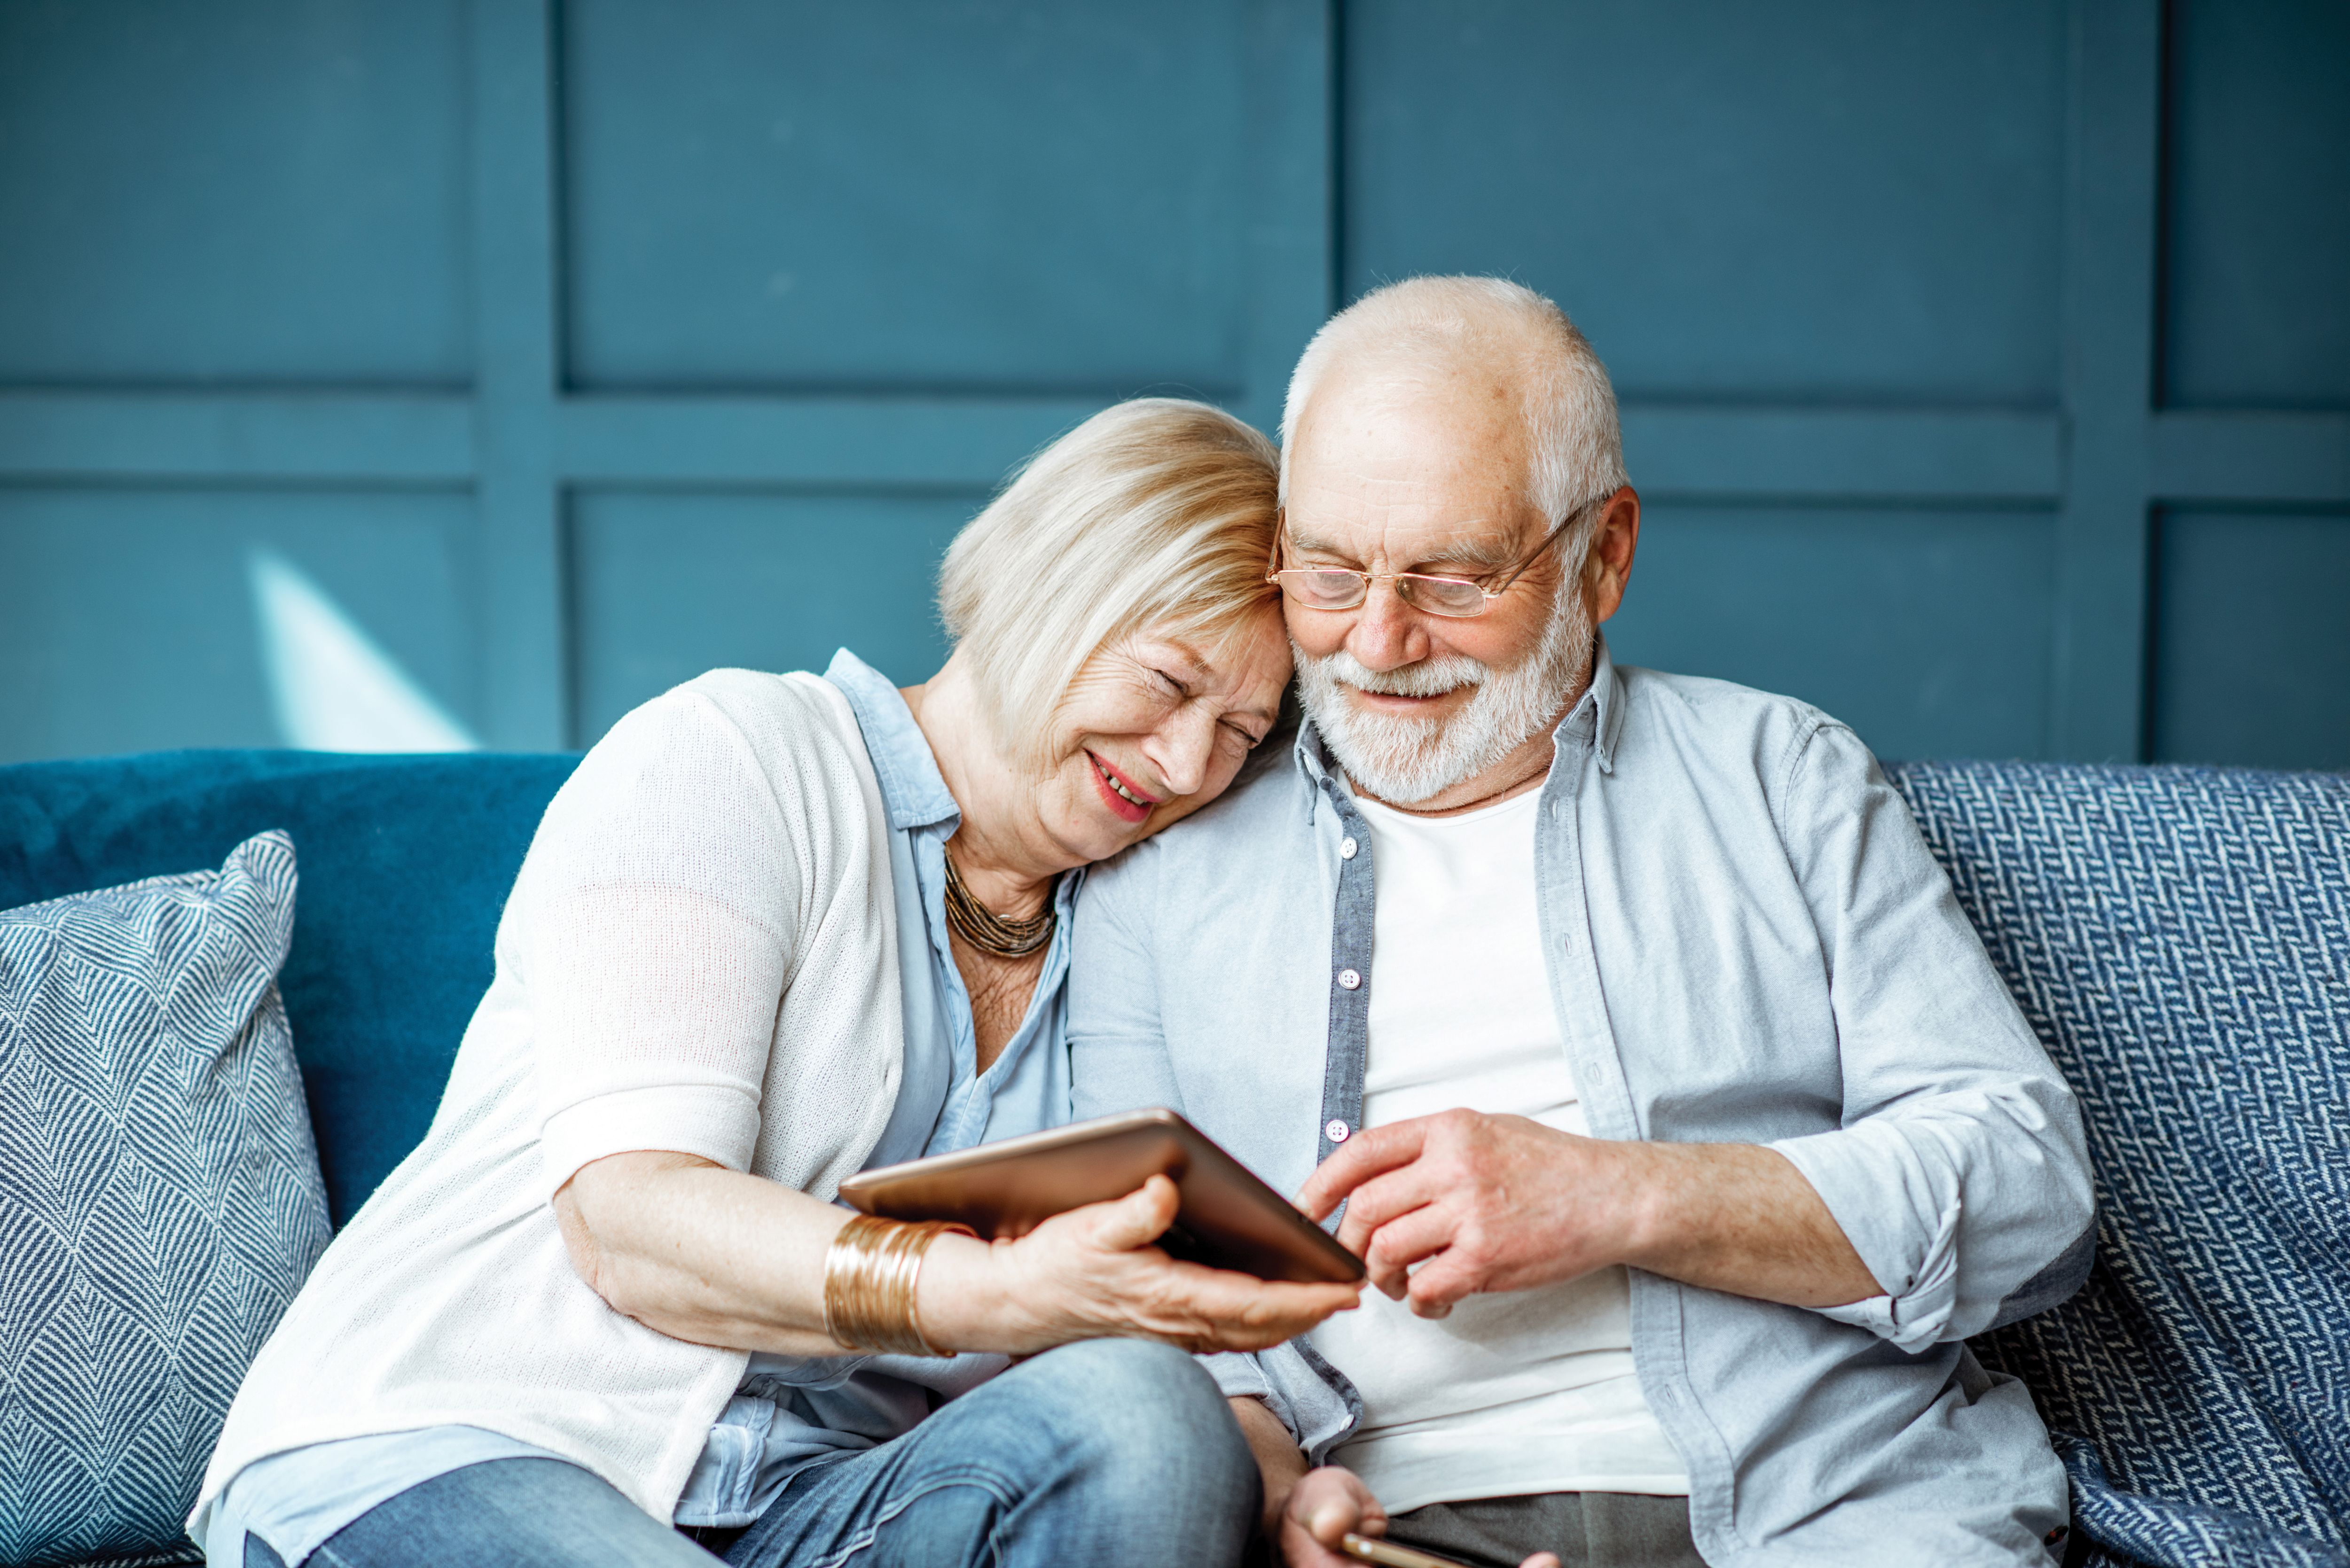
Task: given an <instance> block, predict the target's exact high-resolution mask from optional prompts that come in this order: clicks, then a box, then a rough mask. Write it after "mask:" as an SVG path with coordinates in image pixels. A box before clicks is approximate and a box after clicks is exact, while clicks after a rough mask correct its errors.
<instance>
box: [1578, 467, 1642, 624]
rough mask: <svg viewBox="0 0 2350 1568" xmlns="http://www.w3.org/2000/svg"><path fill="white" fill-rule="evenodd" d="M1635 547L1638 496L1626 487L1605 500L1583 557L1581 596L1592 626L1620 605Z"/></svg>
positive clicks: (1638, 533) (1630, 571)
mask: <svg viewBox="0 0 2350 1568" xmlns="http://www.w3.org/2000/svg"><path fill="white" fill-rule="evenodd" d="M1639 545H1640V495H1639V493H1638V491H1636V490H1634V489H1633V488H1632V487H1631V486H1630V485H1628V484H1627V485H1626V486H1625V487H1624V488H1623V489H1621V490H1619V491H1617V493H1615V494H1613V495H1611V496H1609V497H1608V498H1607V511H1605V512H1603V513H1601V514H1600V515H1599V527H1598V529H1597V531H1596V532H1595V533H1594V534H1593V535H1591V549H1590V551H1589V552H1588V553H1587V554H1586V556H1584V557H1583V592H1584V596H1585V602H1586V603H1587V604H1588V605H1590V607H1591V622H1592V624H1593V625H1594V626H1596V625H1598V624H1599V623H1600V622H1601V621H1604V620H1606V619H1607V618H1608V617H1609V616H1612V615H1614V614H1615V613H1616V611H1617V608H1619V607H1621V606H1622V605H1623V603H1624V587H1625V585H1626V584H1627V583H1629V582H1630V581H1631V580H1632V556H1633V555H1634V554H1635V553H1636V552H1637V551H1638V549H1639Z"/></svg>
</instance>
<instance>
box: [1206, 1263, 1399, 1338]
mask: <svg viewBox="0 0 2350 1568" xmlns="http://www.w3.org/2000/svg"><path fill="white" fill-rule="evenodd" d="M1361 1296H1362V1287H1360V1286H1359V1285H1352V1284H1346V1285H1339V1284H1312V1285H1308V1284H1294V1283H1290V1282H1284V1281H1273V1280H1260V1279H1258V1278H1256V1277H1255V1276H1254V1275H1253V1274H1237V1273H1232V1272H1228V1271H1226V1270H1222V1269H1203V1268H1201V1267H1200V1266H1199V1265H1197V1264H1194V1263H1176V1264H1171V1265H1170V1290H1169V1291H1168V1293H1167V1295H1166V1296H1165V1297H1164V1298H1163V1301H1162V1303H1161V1304H1162V1307H1163V1310H1165V1311H1166V1312H1167V1314H1169V1317H1168V1321H1169V1323H1170V1326H1172V1325H1173V1324H1177V1323H1180V1324H1181V1325H1182V1326H1181V1327H1180V1329H1179V1330H1178V1331H1177V1332H1178V1333H1179V1334H1181V1335H1183V1336H1184V1337H1187V1338H1189V1339H1191V1341H1192V1342H1193V1343H1194V1344H1195V1345H1197V1346H1198V1347H1199V1348H1201V1349H1213V1350H1263V1349H1264V1348H1266V1347H1267V1346H1269V1345H1279V1344H1281V1343H1282V1342H1283V1341H1284V1340H1288V1339H1295V1337H1296V1336H1297V1335H1299V1334H1304V1333H1305V1331H1306V1330H1307V1329H1309V1328H1312V1327H1313V1326H1314V1325H1315V1324H1317V1323H1320V1322H1321V1321H1322V1320H1323V1319H1324V1318H1326V1317H1328V1316H1329V1315H1330V1314H1333V1313H1338V1312H1345V1311H1347V1309H1349V1308H1351V1307H1353V1306H1355V1305H1356V1304H1357V1303H1358V1302H1359V1301H1360V1300H1361Z"/></svg>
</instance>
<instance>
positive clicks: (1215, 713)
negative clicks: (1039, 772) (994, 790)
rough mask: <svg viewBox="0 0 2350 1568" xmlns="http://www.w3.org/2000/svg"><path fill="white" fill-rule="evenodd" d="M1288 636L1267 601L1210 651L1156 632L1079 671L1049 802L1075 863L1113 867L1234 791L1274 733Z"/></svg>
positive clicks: (1055, 828) (1052, 824)
mask: <svg viewBox="0 0 2350 1568" xmlns="http://www.w3.org/2000/svg"><path fill="white" fill-rule="evenodd" d="M1288 684H1289V640H1288V639H1287V638H1286V637H1284V635H1283V634H1282V629H1281V617H1280V615H1279V613H1278V612H1277V610H1276V609H1275V608H1274V606H1272V605H1270V604H1268V605H1267V606H1266V607H1264V609H1263V611H1261V612H1260V613H1258V614H1257V615H1255V616H1253V618H1251V620H1250V623H1249V625H1248V626H1247V627H1246V628H1244V629H1243V631H1242V632H1241V633H1240V634H1239V635H1238V636H1236V637H1235V638H1233V639H1232V640H1231V642H1230V643H1229V644H1228V645H1227V646H1226V647H1225V648H1224V649H1222V650H1221V651H1219V652H1216V653H1213V654H1211V652H1210V651H1209V650H1207V649H1202V648H1199V647H1196V646H1194V645H1193V644H1191V642H1188V641H1186V640H1184V639H1180V638H1178V637H1175V636H1173V635H1171V634H1170V633H1168V632H1166V631H1164V630H1160V629H1153V628H1145V629H1144V630H1143V631H1142V632H1140V633H1139V634H1138V635H1136V636H1134V637H1131V638H1128V639H1125V640H1124V641H1122V642H1116V643H1112V644H1111V645H1110V646H1109V647H1107V648H1105V649H1102V651H1101V652H1099V653H1097V654H1096V655H1095V656H1094V657H1093V659H1090V660H1089V661H1088V662H1087V665H1086V667H1085V668H1084V669H1083V670H1080V671H1079V672H1078V675H1077V679H1076V683H1075V684H1074V685H1072V686H1071V688H1070V690H1069V696H1068V701H1066V702H1064V703H1063V704H1062V706H1061V711H1060V713H1059V715H1058V717H1057V719H1056V721H1055V730H1054V748H1053V756H1054V758H1055V762H1054V763H1053V766H1052V768H1051V771H1050V772H1048V773H1047V774H1046V775H1045V779H1044V782H1043V785H1042V788H1041V799H1040V800H1039V802H1038V804H1039V806H1040V809H1041V815H1042V817H1043V822H1044V828H1045V833H1046V834H1047V835H1048V836H1051V837H1052V838H1053V839H1054V840H1055V842H1056V843H1057V844H1059V845H1060V846H1061V847H1062V848H1064V849H1066V851H1067V852H1068V855H1069V857H1070V858H1071V859H1072V860H1076V861H1080V862H1084V861H1094V860H1105V859H1107V858H1108V857H1110V856H1112V855H1115V854H1117V853H1118V851H1119V850H1121V849H1123V848H1125V847H1126V846H1128V845H1129V844H1132V843H1134V842H1136V841H1137V840H1139V839H1142V838H1147V837H1149V836H1150V835H1151V834H1154V833H1156V832H1158V831H1159V829H1160V828H1162V827H1164V826H1167V825H1168V824H1169V823H1170V822H1174V821H1177V820H1178V819H1180V818H1181V817H1185V816H1188V815H1191V813H1193V812H1195V811H1197V810H1199V809H1200V808H1201V806H1203V805H1207V804H1208V803H1209V802H1210V801H1211V800H1213V799H1215V798H1216V797H1217V796H1218V795H1220V794H1223V792H1224V786H1226V785H1227V784H1231V783H1232V775H1233V774H1236V773H1238V772H1239V771H1240V766H1241V763H1242V762H1243V760H1244V759H1246V757H1247V756H1248V753H1249V749H1250V748H1251V747H1252V746H1253V745H1255V744H1256V742H1259V741H1261V740H1263V738H1264V734H1265V732H1266V731H1268V730H1270V729H1272V728H1273V724H1274V718H1275V716H1276V714H1277V713H1278V711H1279V709H1280V706H1281V692H1282V689H1283V688H1284V687H1285V686H1287V685H1288Z"/></svg>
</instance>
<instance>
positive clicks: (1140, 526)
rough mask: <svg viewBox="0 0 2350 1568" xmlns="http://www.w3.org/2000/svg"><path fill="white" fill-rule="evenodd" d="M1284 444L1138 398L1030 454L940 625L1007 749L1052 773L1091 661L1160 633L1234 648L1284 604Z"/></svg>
mask: <svg viewBox="0 0 2350 1568" xmlns="http://www.w3.org/2000/svg"><path fill="white" fill-rule="evenodd" d="M1279 482H1280V458H1279V456H1278V454H1276V452H1274V446H1273V443H1272V442H1271V441H1267V440H1265V438H1264V437H1263V436H1262V435H1260V434H1258V433H1257V432H1256V431H1254V430H1253V429H1251V428H1250V427H1249V426H1248V425H1246V424H1244V423H1243V422H1242V421H1239V420H1236V419H1234V418H1232V415H1230V414H1227V413H1225V412H1223V411H1222V410H1220V409H1211V408H1210V407H1209V406H1208V405H1207V404H1205V403H1195V402H1191V401H1188V400H1184V399H1180V398H1136V399H1134V400H1131V401H1129V402H1124V403H1119V404H1118V405H1116V406H1115V407H1113V408H1108V409H1105V410H1102V411H1101V412H1100V413H1097V414H1096V415H1095V416H1094V417H1093V418H1091V419H1089V420H1087V421H1086V422H1085V423H1083V424H1081V425H1079V426H1078V427H1077V428H1076V429H1075V430H1073V431H1069V433H1068V434H1066V435H1065V436H1063V437H1061V438H1060V439H1059V440H1058V441H1055V442H1054V443H1053V444H1052V445H1050V446H1048V447H1046V448H1045V450H1044V451H1042V452H1038V453H1037V454H1036V455H1035V456H1034V457H1032V458H1030V459H1029V460H1028V462H1026V463H1025V464H1024V466H1023V467H1022V468H1021V469H1020V471H1019V472H1017V473H1015V474H1014V476H1013V479H1012V482H1011V483H1009V484H1007V485H1005V486H1004V488H1003V493H1001V494H999V495H997V496H996V498H995V499H994V500H993V501H992V502H990V503H989V504H988V506H987V510H985V511H984V512H982V513H981V514H979V515H978V516H976V517H974V518H972V520H971V521H970V523H968V524H965V525H964V527H963V529H962V532H961V533H960V534H957V535H955V539H954V543H953V544H952V545H949V546H948V548H947V555H946V562H945V564H944V565H943V566H941V567H940V569H939V613H940V615H941V617H942V618H944V619H945V621H946V628H947V635H948V636H949V637H951V639H953V640H954V644H955V656H956V657H957V658H959V659H962V660H963V662H964V665H965V667H966V668H967V669H968V670H970V672H971V676H972V682H973V684H974V685H976V686H977V688H978V691H979V696H980V701H981V702H982V703H983V705H984V707H985V710H986V713H987V718H988V721H989V722H990V723H991V725H992V726H993V729H994V731H995V733H996V738H997V741H998V743H999V744H1001V745H1003V748H1004V749H1005V751H1006V752H1007V753H1010V754H1011V755H1012V756H1014V758H1016V759H1018V760H1019V761H1020V762H1021V763H1024V764H1025V765H1029V766H1045V765H1049V763H1050V761H1051V759H1050V758H1049V757H1048V756H1047V755H1046V753H1047V751H1048V748H1049V747H1050V745H1051V743H1052V731H1051V723H1050V721H1051V719H1052V717H1053V715H1054V714H1055V712H1057V711H1059V709H1060V706H1061V704H1062V702H1063V701H1066V698H1067V696H1068V693H1069V690H1070V688H1071V687H1072V686H1073V685H1074V684H1075V683H1076V679H1077V674H1078V672H1079V671H1080V670H1083V669H1084V668H1085V666H1086V663H1087V660H1089V659H1092V658H1093V657H1094V656H1095V655H1096V654H1097V653H1099V652H1100V651H1101V650H1102V649H1105V648H1107V647H1108V646H1109V645H1110V644H1111V643H1113V642H1116V641H1118V639H1121V638H1126V637H1130V636H1132V635H1134V634H1135V633H1136V632H1139V631H1140V630H1142V629H1143V628H1146V627H1151V628H1161V629H1163V630H1165V631H1166V632H1168V633H1169V634H1170V635H1172V636H1175V637H1179V638H1181V639H1183V640H1185V641H1186V642H1191V643H1195V644H1197V645H1198V648H1199V651H1200V653H1201V655H1202V656H1203V657H1214V656H1215V655H1216V654H1218V653H1219V652H1221V651H1222V649H1223V648H1224V646H1225V645H1226V644H1227V643H1228V642H1229V641H1230V639H1232V636H1233V634H1235V633H1236V632H1238V631H1239V630H1240V629H1241V628H1243V627H1244V626H1246V625H1247V624H1248V622H1249V619H1250V618H1251V617H1252V615H1253V613H1254V612H1255V611H1257V610H1258V609H1259V608H1260V607H1263V606H1264V605H1266V604H1268V603H1269V602H1271V600H1272V599H1273V597H1274V589H1273V587H1272V586H1271V585H1270V584H1268V583H1267V582H1266V581H1265V574H1266V573H1267V572H1268V571H1269V570H1271V569H1272V567H1271V563H1272V559H1273V540H1274V515H1275V512H1274V491H1275V489H1276V487H1277V485H1278V484H1279Z"/></svg>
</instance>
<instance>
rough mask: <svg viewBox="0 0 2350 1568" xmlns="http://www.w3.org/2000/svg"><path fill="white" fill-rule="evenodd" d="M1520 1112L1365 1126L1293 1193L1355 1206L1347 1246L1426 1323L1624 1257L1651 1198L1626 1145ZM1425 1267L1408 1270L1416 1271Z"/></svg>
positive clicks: (1450, 1114) (1311, 1207) (1318, 1202)
mask: <svg viewBox="0 0 2350 1568" xmlns="http://www.w3.org/2000/svg"><path fill="white" fill-rule="evenodd" d="M1636 1147H1639V1146H1636V1145H1629V1144H1620V1143H1609V1142H1606V1141H1604V1140H1602V1139H1599V1138H1588V1137H1575V1136H1573V1135H1572V1134H1569V1133H1563V1132H1557V1131H1555V1130H1553V1129H1552V1128H1550V1127H1544V1126H1543V1125H1542V1124H1541V1123H1539V1122H1534V1121H1529V1120H1527V1119H1526V1118H1525V1117H1523V1116H1482V1115H1480V1114H1479V1113H1477V1112H1475V1111H1461V1110H1455V1111H1446V1112H1443V1113H1442V1114H1441V1115H1439V1116H1419V1117H1415V1118H1414V1119H1412V1120H1410V1121H1404V1122H1394V1123H1390V1124H1389V1125H1388V1126H1386V1127H1367V1128H1365V1129H1364V1130H1363V1131H1361V1132H1359V1133H1357V1134H1356V1135H1355V1136H1354V1137H1351V1138H1348V1139H1347V1141H1346V1142H1345V1143H1343V1144H1340V1145H1339V1146H1338V1148H1337V1151H1336V1153H1334V1154H1332V1155H1331V1156H1330V1158H1328V1159H1326V1160H1325V1161H1323V1163H1322V1166H1321V1168H1320V1169H1318V1170H1316V1171H1315V1173H1314V1175H1313V1177H1312V1178H1311V1179H1309V1180H1308V1181H1307V1182H1306V1183H1305V1187H1304V1189H1301V1190H1300V1191H1299V1193H1298V1194H1297V1206H1298V1207H1299V1208H1300V1209H1303V1210H1305V1212H1306V1213H1307V1214H1309V1215H1311V1216H1313V1217H1314V1218H1315V1219H1316V1220H1320V1219H1322V1218H1323V1217H1324V1216H1326V1215H1327V1214H1328V1213H1329V1212H1330V1210H1333V1209H1336V1207H1337V1206H1338V1204H1339V1201H1340V1200H1341V1199H1345V1200H1346V1203H1347V1219H1346V1222H1345V1223H1344V1224H1342V1225H1341V1226H1339V1228H1338V1240H1339V1241H1340V1242H1341V1243H1343V1244H1344V1245H1346V1246H1347V1247H1349V1248H1351V1249H1352V1250H1353V1251H1355V1252H1357V1254H1358V1255H1360V1256H1361V1258H1362V1259H1363V1261H1364V1262H1366V1263H1367V1264H1368V1265H1369V1267H1370V1272H1371V1282H1372V1283H1373V1284H1375V1285H1377V1286H1378V1288H1379V1289H1380V1290H1382V1291H1385V1292H1386V1293H1388V1295H1389V1296H1390V1297H1392V1298H1393V1299H1395V1300H1397V1301H1409V1303H1410V1306H1411V1310H1412V1311H1413V1312H1415V1313H1417V1314H1419V1315H1420V1316H1422V1317H1442V1316H1444V1315H1445V1314H1447V1313H1449V1312H1451V1310H1452V1307H1453V1303H1456V1302H1458V1301H1460V1300H1461V1297H1463V1296H1467V1295H1472V1294H1475V1293H1478V1292H1481V1291H1520V1290H1525V1289H1527V1288H1528V1287H1530V1286H1534V1285H1546V1284H1552V1283H1555V1282H1558V1281H1561V1280H1571V1279H1574V1278H1575V1277H1576V1276H1577V1275H1580V1274H1587V1273H1589V1272H1591V1271H1592V1270H1594V1269H1599V1268H1605V1267H1607V1265H1608V1264H1610V1263H1615V1262H1622V1261H1623V1260H1624V1259H1625V1258H1626V1257H1627V1255H1628V1254H1629V1253H1630V1252H1631V1251H1633V1250H1634V1246H1635V1231H1636V1230H1637V1228H1638V1220H1639V1209H1640V1204H1641V1200H1642V1199H1643V1198H1644V1197H1645V1192H1644V1190H1643V1189H1642V1187H1641V1184H1640V1173H1639V1172H1638V1170H1637V1169H1636V1168H1635V1165H1636V1162H1635V1161H1632V1160H1627V1159H1626V1158H1625V1153H1626V1151H1627V1149H1632V1148H1636ZM1423 1261H1425V1262H1426V1265H1427V1266H1426V1267H1424V1268H1421V1269H1419V1270H1418V1271H1417V1272H1410V1271H1411V1270H1412V1265H1414V1264H1416V1263H1420V1262H1423Z"/></svg>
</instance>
